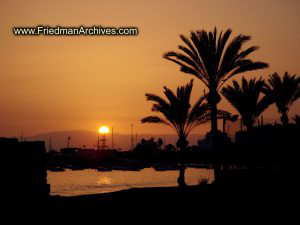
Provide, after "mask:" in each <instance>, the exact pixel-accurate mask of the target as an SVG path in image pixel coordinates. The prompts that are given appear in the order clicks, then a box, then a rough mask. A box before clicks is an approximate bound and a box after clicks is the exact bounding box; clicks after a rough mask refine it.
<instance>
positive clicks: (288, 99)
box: [265, 72, 300, 125]
mask: <svg viewBox="0 0 300 225" xmlns="http://www.w3.org/2000/svg"><path fill="white" fill-rule="evenodd" d="M268 83H269V85H268V86H267V88H266V90H265V93H266V94H267V95H269V96H270V97H271V98H272V99H273V101H274V102H275V104H276V106H277V109H278V112H279V113H280V114H281V122H282V124H284V125H287V124H288V122H289V118H288V115H287V113H288V111H289V108H290V106H291V105H292V104H293V103H294V102H295V101H296V100H297V99H298V98H299V97H300V77H299V76H296V75H290V74H289V73H288V72H286V73H285V74H284V76H283V78H282V79H281V78H280V76H279V75H278V73H274V74H272V75H270V76H269V79H268Z"/></svg>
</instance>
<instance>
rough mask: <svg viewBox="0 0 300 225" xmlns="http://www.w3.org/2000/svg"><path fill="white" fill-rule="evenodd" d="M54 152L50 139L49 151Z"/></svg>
mask: <svg viewBox="0 0 300 225" xmlns="http://www.w3.org/2000/svg"><path fill="white" fill-rule="evenodd" d="M51 150H52V140H51V138H50V139H49V151H51Z"/></svg>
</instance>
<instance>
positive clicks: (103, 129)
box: [99, 126, 109, 134]
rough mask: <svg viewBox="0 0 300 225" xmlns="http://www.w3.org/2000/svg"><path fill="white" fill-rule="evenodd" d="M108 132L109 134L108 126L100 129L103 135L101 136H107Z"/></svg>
mask: <svg viewBox="0 0 300 225" xmlns="http://www.w3.org/2000/svg"><path fill="white" fill-rule="evenodd" d="M108 132H109V129H108V127H107V126H102V127H100V128H99V133H101V134H106V133H108Z"/></svg>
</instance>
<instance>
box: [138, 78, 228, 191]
mask: <svg viewBox="0 0 300 225" xmlns="http://www.w3.org/2000/svg"><path fill="white" fill-rule="evenodd" d="M192 88H193V80H191V81H190V82H189V83H188V84H186V85H185V86H181V87H178V88H177V93H176V94H175V93H173V92H172V91H171V90H170V89H168V88H167V87H164V94H165V96H166V97H167V100H165V99H163V98H161V97H159V96H158V95H155V94H148V93H147V94H146V98H147V100H148V101H153V102H154V104H153V106H152V111H153V112H159V113H161V114H162V115H163V117H159V116H148V117H145V118H143V119H142V120H141V122H142V123H157V124H163V125H167V126H169V127H171V128H172V129H173V130H175V132H176V133H177V135H178V141H177V143H176V145H177V147H178V148H179V150H180V152H182V151H183V150H184V149H186V147H187V145H188V141H187V137H188V135H189V133H190V132H191V131H192V130H193V129H194V128H195V127H197V126H199V125H201V124H203V123H205V122H207V121H209V120H210V111H211V110H210V106H209V105H208V103H207V102H206V96H205V95H204V96H202V97H200V99H199V100H198V101H197V102H196V104H195V105H194V106H193V107H191V105H190V96H191V91H192ZM218 116H219V117H226V116H230V114H229V113H227V112H225V111H221V110H219V111H218ZM184 173H185V165H184V164H181V165H180V173H179V178H178V185H179V186H180V187H184V186H186V183H185V178H184Z"/></svg>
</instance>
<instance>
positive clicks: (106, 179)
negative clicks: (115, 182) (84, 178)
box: [96, 177, 112, 185]
mask: <svg viewBox="0 0 300 225" xmlns="http://www.w3.org/2000/svg"><path fill="white" fill-rule="evenodd" d="M96 183H97V184H98V185H107V184H111V183H112V180H111V178H109V177H99V178H98V180H97V182H96Z"/></svg>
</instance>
